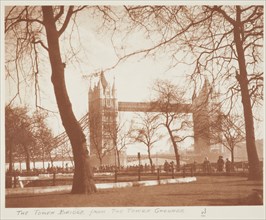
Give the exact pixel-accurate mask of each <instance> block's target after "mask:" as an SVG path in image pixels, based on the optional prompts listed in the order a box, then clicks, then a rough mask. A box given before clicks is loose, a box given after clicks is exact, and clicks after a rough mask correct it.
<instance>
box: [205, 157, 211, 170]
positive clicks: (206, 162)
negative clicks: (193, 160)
mask: <svg viewBox="0 0 266 220" xmlns="http://www.w3.org/2000/svg"><path fill="white" fill-rule="evenodd" d="M210 171H211V163H210V161H209V159H208V157H205V159H204V161H203V172H204V173H210Z"/></svg>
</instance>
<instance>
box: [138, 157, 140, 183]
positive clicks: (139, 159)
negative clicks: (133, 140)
mask: <svg viewBox="0 0 266 220" xmlns="http://www.w3.org/2000/svg"><path fill="white" fill-rule="evenodd" d="M138 160H139V169H138V180H139V181H140V152H138Z"/></svg>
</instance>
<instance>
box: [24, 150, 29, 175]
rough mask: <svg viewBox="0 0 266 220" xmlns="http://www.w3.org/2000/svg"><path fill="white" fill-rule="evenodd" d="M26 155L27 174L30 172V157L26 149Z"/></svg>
mask: <svg viewBox="0 0 266 220" xmlns="http://www.w3.org/2000/svg"><path fill="white" fill-rule="evenodd" d="M25 155H26V170H27V172H30V155H29V152H28V150H27V149H25Z"/></svg>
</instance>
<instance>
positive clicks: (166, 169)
mask: <svg viewBox="0 0 266 220" xmlns="http://www.w3.org/2000/svg"><path fill="white" fill-rule="evenodd" d="M163 169H164V171H165V172H167V173H168V171H169V163H168V162H167V160H165V162H164V165H163Z"/></svg>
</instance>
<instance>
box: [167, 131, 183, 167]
mask: <svg viewBox="0 0 266 220" xmlns="http://www.w3.org/2000/svg"><path fill="white" fill-rule="evenodd" d="M166 128H167V131H168V133H169V135H170V138H171V141H172V144H173V148H174V151H175V160H176V170H177V171H179V170H180V156H179V153H178V148H177V144H176V142H175V138H174V136H173V134H172V131H171V129H170V128H169V127H168V126H166Z"/></svg>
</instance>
